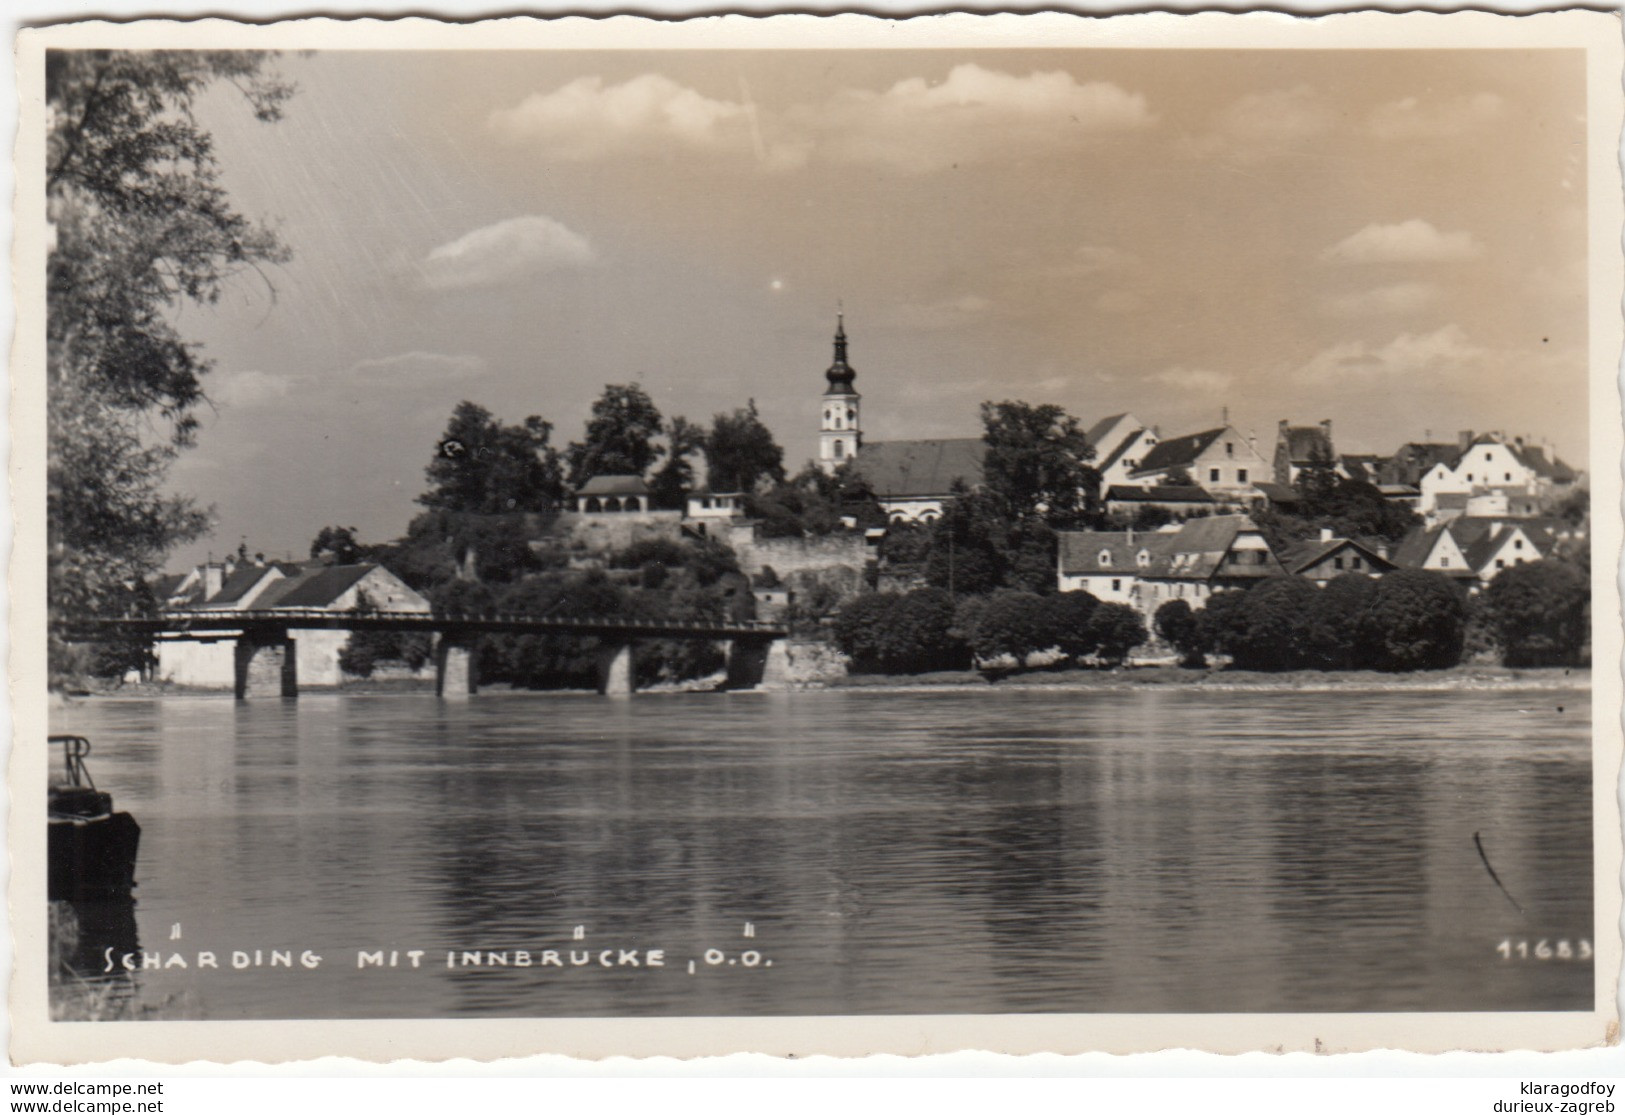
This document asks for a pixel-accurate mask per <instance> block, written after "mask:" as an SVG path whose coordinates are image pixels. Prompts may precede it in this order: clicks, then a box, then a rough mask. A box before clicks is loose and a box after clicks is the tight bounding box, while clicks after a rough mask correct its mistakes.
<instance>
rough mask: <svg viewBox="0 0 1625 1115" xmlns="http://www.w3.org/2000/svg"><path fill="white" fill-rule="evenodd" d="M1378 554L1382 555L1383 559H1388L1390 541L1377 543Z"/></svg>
mask: <svg viewBox="0 0 1625 1115" xmlns="http://www.w3.org/2000/svg"><path fill="white" fill-rule="evenodd" d="M1377 556H1378V557H1380V558H1381V559H1382V560H1383V561H1387V560H1388V543H1386V542H1379V543H1377Z"/></svg>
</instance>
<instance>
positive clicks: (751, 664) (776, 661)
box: [727, 639, 790, 689]
mask: <svg viewBox="0 0 1625 1115" xmlns="http://www.w3.org/2000/svg"><path fill="white" fill-rule="evenodd" d="M789 679H790V651H789V647H788V644H787V643H786V642H785V640H783V639H733V640H730V641H729V643H728V681H727V688H729V689H784V688H785V687H786V686H787V685H788V684H789Z"/></svg>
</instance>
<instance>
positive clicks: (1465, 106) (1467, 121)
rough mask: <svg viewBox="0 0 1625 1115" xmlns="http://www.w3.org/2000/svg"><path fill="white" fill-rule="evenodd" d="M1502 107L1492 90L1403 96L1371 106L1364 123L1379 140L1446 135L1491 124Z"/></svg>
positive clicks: (1501, 102) (1503, 110)
mask: <svg viewBox="0 0 1625 1115" xmlns="http://www.w3.org/2000/svg"><path fill="white" fill-rule="evenodd" d="M1505 110H1506V102H1505V101H1503V100H1502V99H1501V98H1500V97H1498V96H1496V95H1495V94H1494V93H1471V94H1463V95H1461V96H1457V97H1432V98H1420V97H1405V98H1402V99H1401V100H1397V101H1389V102H1388V103H1387V104H1384V105H1379V106H1378V107H1377V108H1375V109H1373V110H1372V112H1371V118H1370V119H1369V120H1368V121H1367V126H1368V127H1369V129H1370V131H1371V134H1372V135H1374V136H1376V137H1377V138H1378V139H1393V140H1403V139H1436V138H1446V137H1449V136H1457V135H1464V134H1467V133H1469V132H1473V131H1476V130H1478V129H1480V128H1482V127H1485V126H1486V125H1489V124H1493V123H1495V122H1496V121H1497V120H1499V119H1500V118H1501V116H1502V115H1503V114H1504V112H1505Z"/></svg>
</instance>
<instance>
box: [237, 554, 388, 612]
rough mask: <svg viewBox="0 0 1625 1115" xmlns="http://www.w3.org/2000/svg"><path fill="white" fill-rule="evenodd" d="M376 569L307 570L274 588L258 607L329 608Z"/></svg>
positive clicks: (353, 566) (330, 568)
mask: <svg viewBox="0 0 1625 1115" xmlns="http://www.w3.org/2000/svg"><path fill="white" fill-rule="evenodd" d="M377 568H379V567H378V566H377V565H372V564H363V565H329V566H327V567H325V568H323V569H307V570H305V571H304V572H302V573H300V574H299V575H298V576H297V577H289V578H288V579H287V580H285V581H281V582H278V583H277V584H275V585H272V586H271V588H270V590H269V591H267V592H266V594H265V596H264V597H262V598H261V599H260V600H259V601H257V602H256V603H257V606H258V607H261V608H326V607H329V606H330V605H332V603H333V602H334V601H335V600H337V599H338V598H339V597H341V596H343V595H344V594H345V593H346V592H348V591H349V589H350V587H351V586H352V585H354V584H355V583H356V582H357V581H359V580H361V578H363V577H365V576H366V575H367V574H368V573H371V572H372V571H373V570H374V569H377Z"/></svg>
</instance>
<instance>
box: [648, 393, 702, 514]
mask: <svg viewBox="0 0 1625 1115" xmlns="http://www.w3.org/2000/svg"><path fill="white" fill-rule="evenodd" d="M705 439H706V434H705V429H704V427H702V426H696V425H695V424H694V423H692V422H690V421H689V420H688V419H686V418H684V417H683V416H682V415H680V414H679V415H677V416H676V417H674V418H673V419H672V420H671V421H670V422H669V423H667V424H666V463H665V464H663V465H661V466H660V471H658V472H656V473H655V474H654V478H653V479H652V480H650V481H649V496H650V498H651V499H652V500H653V501H654V505H655V506H656V507H659V508H663V509H664V510H667V511H676V510H680V509H681V508H682V506H683V497H684V496H686V495H687V494H688V492H689V490H690V489H691V488H693V487H694V466H693V465H692V464H691V463H690V462H689V459H688V458H689V455H690V454H691V453H694V452H696V451H698V450H702V449H704V448H705Z"/></svg>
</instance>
